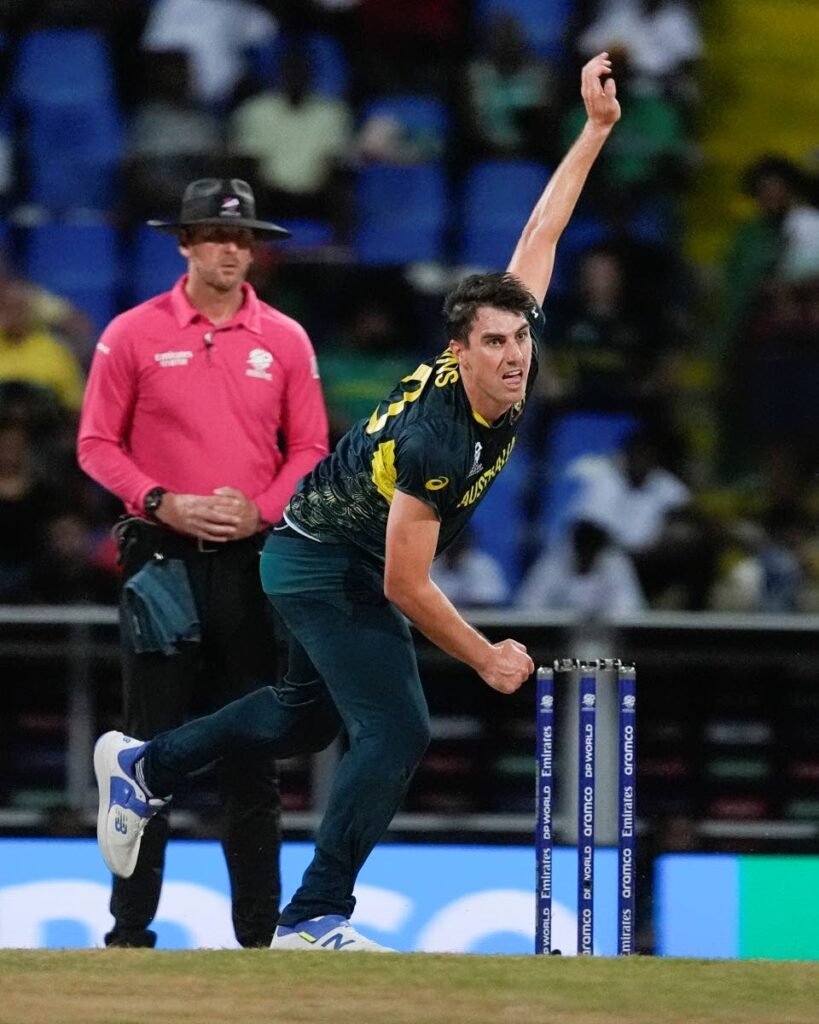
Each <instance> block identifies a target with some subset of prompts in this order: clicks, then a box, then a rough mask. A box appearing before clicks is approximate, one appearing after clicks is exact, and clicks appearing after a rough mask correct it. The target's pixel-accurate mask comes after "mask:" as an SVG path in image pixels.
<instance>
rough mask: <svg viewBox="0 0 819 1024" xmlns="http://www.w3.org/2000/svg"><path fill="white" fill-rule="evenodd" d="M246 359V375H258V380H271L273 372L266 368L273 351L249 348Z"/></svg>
mask: <svg viewBox="0 0 819 1024" xmlns="http://www.w3.org/2000/svg"><path fill="white" fill-rule="evenodd" d="M247 361H248V363H249V364H250V369H249V370H245V376H246V377H258V378H259V379H260V380H273V374H272V373H268V372H267V371H268V369H269V367H270V365H271V364H272V362H273V353H272V352H268V351H267V349H266V348H254V349H251V350H250V353H249V354H248V357H247Z"/></svg>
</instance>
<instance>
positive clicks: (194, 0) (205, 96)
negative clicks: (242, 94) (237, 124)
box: [142, 0, 278, 107]
mask: <svg viewBox="0 0 819 1024" xmlns="http://www.w3.org/2000/svg"><path fill="white" fill-rule="evenodd" d="M277 33H278V22H277V21H276V19H275V18H274V17H273V16H272V14H269V13H268V12H267V11H266V10H265V9H264V8H263V7H262V6H261V5H260V4H257V3H252V2H250V0H156V2H155V3H154V5H153V7H152V8H151V13H150V15H149V16H148V23H147V25H146V26H145V31H144V33H143V36H142V48H143V49H145V50H184V51H185V52H186V53H187V54H188V56H189V58H190V61H191V67H192V69H193V83H192V84H193V92H194V96H195V98H196V99H198V100H199V101H200V102H202V103H206V104H209V105H212V106H216V107H223V106H225V105H226V104H227V103H228V102H229V101H230V98H231V96H232V95H233V92H234V90H235V88H236V86H237V85H238V83H239V81H240V80H241V78H242V76H243V75H244V73H245V70H246V67H245V60H246V55H247V52H248V50H249V49H251V48H252V47H255V46H261V45H263V44H265V43H269V42H271V41H272V40H273V39H275V37H276V35H277Z"/></svg>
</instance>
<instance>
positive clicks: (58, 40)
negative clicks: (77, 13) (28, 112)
mask: <svg viewBox="0 0 819 1024" xmlns="http://www.w3.org/2000/svg"><path fill="white" fill-rule="evenodd" d="M10 88H11V94H12V96H13V98H14V100H15V102H16V103H17V104H18V105H19V106H21V107H23V108H25V109H30V108H31V107H36V106H40V105H41V104H43V103H54V102H58V103H59V102H66V101H70V102H71V103H72V104H74V105H82V104H84V103H87V102H93V101H100V100H110V99H111V97H112V96H113V95H114V76H113V72H112V68H111V60H110V55H109V52H108V47H107V44H106V42H105V39H104V38H103V37H102V35H100V34H98V33H96V32H93V31H91V30H88V29H59V28H58V29H44V30H42V31H36V32H31V33H29V34H28V35H26V36H24V37H23V39H22V40H21V41H20V45H19V47H18V51H17V59H16V61H15V65H14V69H13V72H12V76H11V82H10Z"/></svg>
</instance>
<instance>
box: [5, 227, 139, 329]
mask: <svg viewBox="0 0 819 1024" xmlns="http://www.w3.org/2000/svg"><path fill="white" fill-rule="evenodd" d="M23 259H24V266H23V270H24V272H25V274H26V276H28V277H29V278H31V280H32V281H36V282H37V283H38V284H41V285H42V286H43V287H44V288H48V289H49V290H51V291H53V292H56V293H57V294H58V295H63V296H65V298H67V299H70V300H71V302H73V303H74V305H76V306H77V307H78V309H81V310H82V311H83V312H84V313H86V314H87V315H88V316H89V317H91V319H92V320H93V322H94V325H95V326H96V328H97V330H100V331H101V330H102V328H103V327H104V326H105V325H106V323H107V322H108V321H109V320H110V319H111V317H112V316H113V315H114V314H115V313H116V311H117V299H118V289H119V284H120V271H119V251H118V240H117V233H116V231H115V229H114V228H113V227H112V226H111V225H110V224H104V223H87V224H86V223H83V224H60V223H55V222H48V223H44V224H38V225H35V226H34V227H31V228H29V229H28V233H27V237H26V241H25V246H24V254H23Z"/></svg>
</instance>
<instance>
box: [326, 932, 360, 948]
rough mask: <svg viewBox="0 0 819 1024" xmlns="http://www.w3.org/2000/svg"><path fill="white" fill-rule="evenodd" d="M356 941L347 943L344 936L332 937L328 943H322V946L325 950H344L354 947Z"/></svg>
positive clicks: (350, 940) (352, 940) (349, 940)
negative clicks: (346, 947)
mask: <svg viewBox="0 0 819 1024" xmlns="http://www.w3.org/2000/svg"><path fill="white" fill-rule="evenodd" d="M354 942H355V939H347V940H346V941H345V939H344V936H343V935H331V936H330V938H329V939H327V941H326V942H322V946H324V948H325V949H329V948H330V947H331V946H332V948H333V949H343V947H344V946H352V944H353V943H354Z"/></svg>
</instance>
